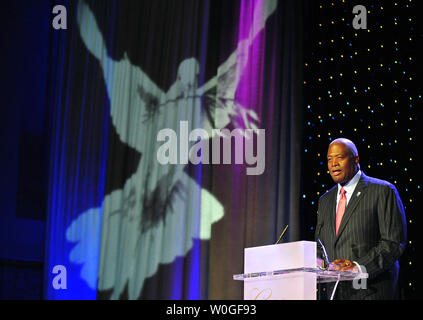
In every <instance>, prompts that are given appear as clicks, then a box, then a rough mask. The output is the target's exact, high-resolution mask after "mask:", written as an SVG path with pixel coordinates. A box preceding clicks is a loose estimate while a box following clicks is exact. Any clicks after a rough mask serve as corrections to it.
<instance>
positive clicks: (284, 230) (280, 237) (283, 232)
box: [275, 225, 288, 244]
mask: <svg viewBox="0 0 423 320" xmlns="http://www.w3.org/2000/svg"><path fill="white" fill-rule="evenodd" d="M286 229H288V225H286V227H285V229H283V231H282V233H281V235H280V236H279V239H278V241H276V243H275V244H278V243H279V241H281V239H282V237H283V235H284V234H285V232H286Z"/></svg>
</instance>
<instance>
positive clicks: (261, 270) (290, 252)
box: [233, 241, 368, 300]
mask: <svg viewBox="0 0 423 320" xmlns="http://www.w3.org/2000/svg"><path fill="white" fill-rule="evenodd" d="M244 253H245V254H244V273H243V274H236V275H234V276H233V279H234V280H241V281H243V282H244V300H316V299H317V290H316V289H317V283H328V282H336V281H347V280H350V281H351V280H355V279H365V278H367V277H368V274H367V273H355V272H348V271H333V270H331V271H329V270H323V269H321V268H319V267H318V266H317V259H316V242H312V241H298V242H290V243H282V244H277V245H269V246H262V247H253V248H246V249H245V250H244ZM351 285H352V284H351Z"/></svg>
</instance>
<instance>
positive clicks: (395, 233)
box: [315, 173, 407, 299]
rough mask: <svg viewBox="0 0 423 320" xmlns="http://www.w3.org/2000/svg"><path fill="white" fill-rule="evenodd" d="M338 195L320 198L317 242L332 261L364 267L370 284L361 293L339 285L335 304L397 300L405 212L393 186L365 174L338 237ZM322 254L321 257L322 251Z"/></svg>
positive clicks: (345, 284) (348, 285)
mask: <svg viewBox="0 0 423 320" xmlns="http://www.w3.org/2000/svg"><path fill="white" fill-rule="evenodd" d="M337 191H338V185H335V186H334V187H333V188H332V189H331V190H329V191H328V192H326V193H325V194H324V195H323V196H322V197H321V198H320V199H319V208H318V219H317V227H316V235H315V237H316V239H317V237H320V240H321V241H322V242H323V244H324V246H325V248H326V250H327V253H328V256H329V257H328V258H329V261H333V260H335V259H350V260H351V261H355V262H357V263H359V264H360V265H362V266H364V267H365V269H366V272H367V273H368V274H369V279H368V280H367V289H359V290H357V289H354V288H353V286H352V283H351V282H350V281H346V282H342V281H341V282H340V284H339V286H338V289H337V293H336V296H335V297H336V299H394V298H396V297H397V296H396V295H397V282H398V272H399V263H398V259H399V257H400V256H401V254H402V253H403V252H404V249H405V246H406V241H407V229H406V219H405V213H404V207H403V205H402V202H401V199H400V197H399V194H398V192H397V190H396V188H395V186H394V185H392V184H391V183H389V182H387V181H383V180H379V179H375V178H371V177H368V176H366V175H364V173H362V175H361V178H360V180H359V182H358V184H357V186H356V188H355V190H354V193H353V195H352V197H351V198H350V200H349V202H348V205H347V208H346V210H345V213H344V216H343V218H342V221H341V225H340V227H339V232H338V236H336V235H335V215H336V196H337ZM318 252H319V254H321V250H318ZM363 272H364V270H363ZM328 291H329V290H328Z"/></svg>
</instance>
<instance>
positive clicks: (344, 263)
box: [329, 259, 360, 272]
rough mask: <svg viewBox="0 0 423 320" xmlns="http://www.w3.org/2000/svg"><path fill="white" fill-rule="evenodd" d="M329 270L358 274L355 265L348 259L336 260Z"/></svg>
mask: <svg viewBox="0 0 423 320" xmlns="http://www.w3.org/2000/svg"><path fill="white" fill-rule="evenodd" d="M329 270H339V271H351V272H360V270H359V269H358V267H357V266H356V265H355V263H354V262H352V261H351V260H348V259H336V260H334V261H332V262H331V264H330V266H329Z"/></svg>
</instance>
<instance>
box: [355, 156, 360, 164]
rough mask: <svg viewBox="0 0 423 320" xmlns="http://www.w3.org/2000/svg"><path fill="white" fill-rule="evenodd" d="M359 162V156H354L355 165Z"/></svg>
mask: <svg viewBox="0 0 423 320" xmlns="http://www.w3.org/2000/svg"><path fill="white" fill-rule="evenodd" d="M359 162H360V157H359V156H355V159H354V163H355V165H356V166H357V167H358V163H359Z"/></svg>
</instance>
